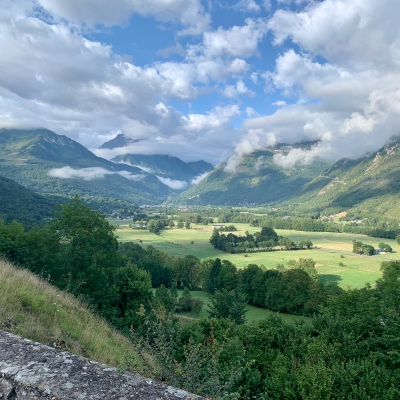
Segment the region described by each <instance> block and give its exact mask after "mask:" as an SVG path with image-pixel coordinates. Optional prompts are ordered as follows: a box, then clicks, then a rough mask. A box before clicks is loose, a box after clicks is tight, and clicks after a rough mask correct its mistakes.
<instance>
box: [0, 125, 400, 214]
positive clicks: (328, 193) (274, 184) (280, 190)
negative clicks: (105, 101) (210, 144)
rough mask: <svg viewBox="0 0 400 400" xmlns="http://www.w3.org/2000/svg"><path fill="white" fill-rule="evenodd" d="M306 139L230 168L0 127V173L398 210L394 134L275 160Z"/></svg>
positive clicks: (331, 208)
mask: <svg viewBox="0 0 400 400" xmlns="http://www.w3.org/2000/svg"><path fill="white" fill-rule="evenodd" d="M123 139H124V140H125V139H126V138H123ZM312 144H313V142H303V143H298V144H295V145H291V146H288V145H285V144H279V145H277V146H275V147H274V148H267V149H265V150H262V151H256V152H254V153H252V154H249V155H246V156H244V157H243V159H242V160H241V162H240V163H239V164H238V165H237V167H236V168H235V170H234V171H233V172H231V171H229V170H227V168H226V166H227V164H226V163H222V164H220V165H219V166H218V167H217V168H215V169H213V166H212V165H211V164H209V163H207V162H205V161H197V162H188V163H185V162H184V161H182V160H180V159H179V158H177V157H172V156H168V155H158V154H155V155H140V154H123V155H120V156H117V157H115V158H114V159H113V160H111V161H110V160H106V159H104V158H101V157H98V156H96V155H95V154H93V153H92V152H90V151H89V150H88V149H86V148H85V147H84V146H82V145H80V144H79V143H77V142H75V141H74V140H72V139H70V138H68V137H66V136H61V135H57V134H55V133H54V132H52V131H49V130H47V129H34V130H16V129H0V175H2V176H4V177H6V178H9V179H13V180H15V181H16V182H17V183H19V184H21V185H23V186H25V187H27V188H29V189H31V190H33V191H34V192H37V193H40V194H42V195H56V196H59V197H64V198H65V197H71V196H73V195H75V194H79V195H80V196H82V197H84V198H85V199H86V200H93V199H97V200H98V201H99V202H104V201H110V199H111V200H112V201H114V200H117V201H119V200H120V201H126V202H130V203H136V204H160V203H162V202H169V203H172V204H175V205H178V204H179V205H208V204H211V205H216V206H224V205H226V206H240V205H267V204H269V205H271V206H274V207H296V208H297V209H299V210H304V211H305V212H307V211H310V210H313V211H315V210H318V211H321V212H339V211H342V210H348V209H354V210H362V211H363V212H368V213H369V214H372V215H373V214H374V213H375V214H379V215H382V216H385V217H388V218H392V217H398V216H400V200H399V194H400V179H399V176H400V137H394V138H392V139H391V140H390V141H388V142H387V143H386V145H385V146H384V147H383V148H381V149H380V150H378V151H377V152H376V153H374V154H371V155H368V156H366V157H363V158H360V159H358V160H350V159H342V160H339V161H337V162H333V161H327V160H321V159H316V160H314V161H313V162H312V163H310V164H297V165H295V166H294V167H292V168H283V167H281V166H279V165H277V164H276V163H275V162H274V155H276V154H278V153H281V154H282V153H283V154H285V153H287V152H288V151H289V150H290V149H292V148H302V149H307V148H309V147H310V146H312ZM131 145H132V143H130V149H131V148H132V146H131ZM201 178H204V179H202V180H201ZM198 182H199V183H198ZM191 185H192V186H191ZM190 186H191V187H190ZM187 187H189V189H187V190H183V189H186V188H187ZM3 193H5V192H3Z"/></svg>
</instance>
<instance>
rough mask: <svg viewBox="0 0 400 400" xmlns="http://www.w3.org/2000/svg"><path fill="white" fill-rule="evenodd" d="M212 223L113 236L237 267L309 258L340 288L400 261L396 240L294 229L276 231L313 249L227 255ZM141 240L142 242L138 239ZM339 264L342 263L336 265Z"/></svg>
mask: <svg viewBox="0 0 400 400" xmlns="http://www.w3.org/2000/svg"><path fill="white" fill-rule="evenodd" d="M110 223H112V224H114V225H116V226H117V225H119V226H120V225H125V226H128V225H129V221H118V220H110ZM234 225H235V226H236V228H237V229H238V231H237V232H235V234H237V235H244V234H245V232H246V231H249V232H250V233H254V232H259V231H260V228H257V227H250V226H249V225H247V224H234ZM212 231H213V227H212V225H209V226H204V225H195V224H192V229H177V228H172V229H169V228H167V229H164V230H163V231H161V233H160V235H155V234H154V233H150V232H148V231H147V230H134V229H130V228H124V229H117V231H116V235H117V236H118V240H119V241H121V242H126V241H133V242H137V243H140V244H141V245H142V246H149V245H152V246H154V247H155V248H157V249H159V250H162V251H165V252H166V253H167V254H169V255H174V256H185V255H187V254H191V255H194V256H196V257H198V258H199V259H205V258H216V257H219V258H221V259H226V260H229V261H231V262H233V263H234V264H235V265H236V266H237V267H238V268H243V267H245V266H247V265H248V264H258V265H260V264H262V265H264V266H265V267H267V268H275V267H276V266H277V264H279V263H283V264H285V263H287V262H288V261H289V260H298V259H299V258H312V259H313V260H315V261H316V268H317V271H318V274H319V275H320V279H321V280H322V281H324V282H338V284H339V285H340V286H341V287H343V288H347V287H352V288H356V287H358V288H359V287H363V286H364V285H365V284H366V283H370V284H373V283H374V282H375V281H376V280H377V279H378V278H379V277H380V276H381V273H380V264H381V262H382V261H388V260H393V259H395V260H400V246H399V245H398V244H397V242H396V241H395V240H390V239H380V238H371V237H368V236H365V235H356V234H347V233H330V232H300V231H293V230H280V229H278V230H276V231H277V233H278V234H279V235H281V236H285V237H288V238H290V239H291V240H292V241H294V242H299V241H301V240H304V239H310V240H311V241H312V242H313V244H314V246H315V248H314V249H311V250H297V251H272V252H260V253H247V254H228V253H224V252H222V251H220V250H217V249H214V247H213V246H212V245H211V244H210V243H209V242H208V241H209V238H210V236H211V234H212ZM353 240H357V241H361V242H363V243H367V244H371V245H372V246H374V247H375V248H377V247H378V243H380V242H384V243H388V244H390V246H392V248H393V250H394V252H393V253H391V254H381V255H374V256H371V257H368V256H361V255H357V254H353V253H352V241H353ZM140 241H141V242H140ZM339 263H342V264H343V265H344V266H339Z"/></svg>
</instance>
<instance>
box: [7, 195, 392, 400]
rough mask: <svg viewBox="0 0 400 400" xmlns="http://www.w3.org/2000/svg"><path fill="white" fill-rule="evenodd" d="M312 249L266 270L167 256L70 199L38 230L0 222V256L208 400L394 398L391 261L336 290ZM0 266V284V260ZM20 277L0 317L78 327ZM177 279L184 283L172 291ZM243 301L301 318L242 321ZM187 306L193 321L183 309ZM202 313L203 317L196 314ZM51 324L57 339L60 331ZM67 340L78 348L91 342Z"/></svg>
mask: <svg viewBox="0 0 400 400" xmlns="http://www.w3.org/2000/svg"><path fill="white" fill-rule="evenodd" d="M174 230H175V229H170V230H164V231H163V233H164V232H168V231H174ZM125 231H128V230H125ZM175 231H182V232H185V233H188V232H191V231H192V229H185V230H183V229H180V230H178V229H176V230H175ZM121 232H122V230H121ZM118 233H119V234H120V232H118ZM141 233H143V232H141ZM163 233H162V234H163ZM149 234H151V235H153V236H155V237H158V236H157V235H154V234H153V233H149ZM208 237H209V236H208ZM142 242H143V240H142ZM141 244H142V245H143V243H141ZM193 244H194V243H193ZM350 250H351V249H350ZM215 251H217V250H215ZM311 251H312V250H307V251H305V253H306V254H307V256H306V257H303V258H299V259H298V260H296V261H291V260H289V261H287V260H284V261H285V262H284V263H282V262H280V263H279V264H280V265H279V266H276V265H275V266H274V268H273V269H271V268H267V267H265V266H262V265H256V264H255V263H251V262H249V260H247V264H250V265H248V266H247V267H246V268H242V269H238V268H237V267H236V266H235V265H234V263H233V262H231V261H229V260H226V259H225V260H221V259H219V258H218V257H215V258H207V259H205V260H199V259H198V258H197V257H195V256H193V255H190V254H186V255H185V256H184V257H176V256H171V255H168V254H166V253H165V252H162V251H160V250H157V249H155V248H154V247H152V246H148V247H145V248H143V247H142V246H141V245H140V244H139V243H133V242H125V243H118V242H117V241H116V238H115V236H114V231H113V228H112V226H111V225H109V224H108V223H107V221H105V219H104V217H103V216H102V215H100V214H99V213H97V212H94V211H92V210H90V209H88V208H87V207H86V206H84V205H83V203H82V202H81V201H80V200H79V199H78V198H74V199H72V200H70V201H69V202H67V203H66V204H65V205H64V206H63V207H61V208H60V209H59V210H58V211H57V212H56V213H55V217H54V219H53V220H51V221H50V222H49V223H48V224H47V225H46V226H45V228H42V229H36V230H31V231H28V232H27V231H25V230H24V229H23V227H22V225H20V224H18V223H15V222H14V223H12V224H9V225H8V224H0V253H2V254H3V255H5V256H6V257H7V258H9V259H10V260H13V261H14V262H15V263H18V264H19V265H20V266H23V267H25V268H27V269H31V270H32V271H34V272H35V273H36V274H38V275H40V276H41V277H42V278H46V280H47V281H49V282H51V283H53V284H54V285H56V286H57V287H58V288H61V289H63V290H65V291H68V292H70V293H73V294H74V295H77V296H79V297H80V298H81V299H84V300H85V302H86V303H87V304H90V306H91V308H92V309H93V311H95V312H96V313H98V314H100V315H102V316H103V317H105V318H106V319H107V320H108V322H109V323H110V324H112V325H113V326H114V327H116V328H118V329H119V330H120V332H122V333H123V334H124V335H126V338H129V340H130V341H131V343H132V344H131V345H129V342H127V341H126V339H122V340H125V343H127V346H128V347H127V348H125V350H124V351H125V352H126V357H125V363H126V365H127V367H128V368H130V369H132V370H139V371H140V372H144V373H145V374H146V375H147V376H149V377H151V378H154V379H157V380H160V381H163V382H167V383H169V384H172V385H174V386H177V387H181V388H183V389H187V390H189V391H192V392H195V393H198V394H201V395H204V396H209V397H210V396H212V397H213V398H216V399H228V398H229V399H271V398H273V399H275V398H276V399H282V398H289V399H358V398H375V399H397V398H399V397H400V384H399V382H400V341H399V339H398V338H399V336H400V302H399V298H400V262H398V261H387V262H383V263H382V265H381V268H380V273H381V275H380V277H379V279H378V280H377V281H376V282H375V284H374V285H373V286H371V285H366V286H365V287H363V288H360V289H348V290H343V289H341V288H340V287H339V286H338V285H337V283H336V282H335V281H333V282H332V281H331V282H329V281H328V282H324V281H323V280H321V279H319V278H318V268H316V265H315V262H314V261H313V260H312V259H310V258H307V257H309V254H310V252H311ZM300 252H301V250H296V253H300ZM349 253H351V251H350V252H349ZM218 254H221V252H219V253H218ZM223 254H224V253H223ZM246 254H247V253H246ZM268 254H269V253H268ZM335 254H336V253H335ZM351 254H353V253H351ZM232 256H241V257H243V258H245V257H244V255H236V254H234V255H232ZM346 257H347V256H345V258H344V259H343V260H344V261H346ZM376 257H378V256H376ZM247 258H248V257H247ZM361 258H363V257H361ZM370 259H372V258H367V257H365V260H370ZM5 265H6V264H5ZM0 268H1V270H2V271H5V274H3V275H0V279H1V284H2V283H3V281H6V280H7V270H8V269H7V268H8V267H7V266H0ZM35 279H36V278H35ZM27 282H28V285H27V286H26V287H23V285H22V284H21V285H19V284H18V282H14V285H13V286H10V285H8V286H7V285H6V286H4V287H7V288H8V289H7V290H5V291H4V294H3V295H4V297H3V298H2V299H3V300H2V301H4V302H5V303H7V304H14V306H11V309H10V311H7V313H8V314H7V315H8V316H7V318H6V320H5V322H3V325H4V324H7V325H8V326H11V327H12V326H13V324H14V325H15V326H17V324H16V323H14V322H13V321H23V320H24V316H23V315H22V316H21V314H20V312H22V311H23V310H27V311H29V312H32V313H33V315H35V313H36V315H38V316H37V320H38V321H43V322H40V324H42V323H43V326H45V327H46V326H51V322H52V321H54V322H55V323H56V326H59V328H57V329H59V332H61V333H62V334H63V335H64V337H66V338H67V340H65V339H62V340H64V341H65V343H67V344H68V340H69V338H76V337H78V336H79V333H76V332H77V331H78V330H79V331H80V330H83V331H84V330H85V329H86V327H82V328H79V326H82V325H79V323H78V322H75V321H74V320H71V321H69V319H68V318H69V312H68V311H67V310H65V313H64V311H63V310H64V308H65V309H66V308H67V307H66V305H65V304H66V303H65V302H60V301H59V300H57V299H58V296H57V295H60V294H61V293H60V292H59V291H57V290H55V289H53V292H51V291H50V292H48V293H44V294H43V295H41V293H42V292H41V285H47V284H45V283H43V281H42V280H38V282H39V285H36V286H35V284H34V283H31V282H30V281H29V279H27ZM15 285H16V286H18V285H19V286H21V292H20V291H19V290H18V288H15V287H14V286H15ZM2 288H3V285H2ZM177 288H181V289H184V290H183V293H181V296H179V293H178V291H177ZM199 288H202V289H203V292H202V293H203V294H204V293H205V292H204V291H207V293H208V295H207V297H208V298H209V304H208V306H207V308H206V309H205V310H204V309H202V310H200V307H199V305H201V304H200V303H201V302H200V300H201V299H199V298H197V299H196V298H194V296H193V295H192V293H193V292H191V291H193V290H194V289H199ZM52 293H54V294H52ZM36 294H37V295H36ZM13 296H14V297H13ZM54 296H55V297H54ZM67 298H69V297H67ZM13 299H14V300H13ZM204 300H205V299H204ZM246 302H248V303H251V304H253V305H255V306H258V307H259V309H260V310H262V309H263V307H266V308H269V309H271V310H275V311H286V312H291V313H296V314H299V315H307V316H310V319H308V320H298V321H297V322H296V321H293V322H292V323H290V324H287V323H285V322H284V321H283V320H282V319H281V318H280V317H279V316H277V315H272V316H270V317H266V318H265V319H263V320H260V321H258V322H252V323H247V324H245V323H244V322H245V320H246V318H247V316H246ZM54 303H55V304H54ZM59 305H61V308H60V307H58V306H59ZM2 307H3V309H5V310H8V309H7V308H6V307H5V306H2ZM203 307H205V304H203ZM21 310H22V311H21ZM37 310H40V311H39V312H37ZM190 310H192V312H194V313H195V314H196V318H199V319H194V318H188V317H186V316H184V315H182V312H185V311H186V312H190ZM0 311H2V310H0ZM203 311H205V312H206V313H207V316H208V318H201V316H202V315H201V313H202V312H203ZM177 313H178V314H177ZM3 314H5V312H4V313H3V312H2V314H1V315H3ZM14 314H15V315H16V316H14ZM41 314H43V315H41ZM72 314H73V313H72ZM59 316H60V317H59ZM25 318H26V319H27V320H28V321H29V318H31V317H29V316H26V317H25ZM31 320H32V321H33V322H34V318H31ZM72 324H76V330H74V327H72V326H71V325H72ZM88 324H89V323H88ZM23 325H24V324H23V322H18V326H23ZM32 326H35V325H34V324H32ZM14 329H16V328H14ZM19 329H22V328H19ZM25 329H26V330H28V328H25ZM46 329H47V328H37V329H33V331H36V330H37V331H43V332H45V331H46ZM57 329H56V330H55V333H54V335H55V337H58V336H59V335H61V333H58V332H57ZM92 329H94V330H95V329H96V328H95V327H93V328H92ZM18 333H22V334H23V332H22V331H19V332H18ZM103 335H106V334H105V333H104V331H103ZM38 336H39V335H38ZM51 336H53V333H51ZM36 340H37V339H36ZM43 340H48V339H47V338H46V337H45V336H44V338H43ZM71 341H72V342H74V340H71ZM74 346H75V347H76V348H77V352H79V347H82V349H84V350H85V351H88V350H86V348H85V347H87V348H90V346H89V344H87V343H84V344H75V345H74ZM129 346H132V348H129ZM69 347H70V348H72V347H73V346H72V345H69ZM111 348H112V345H111ZM82 352H83V351H81V353H82ZM88 355H89V354H88ZM90 356H91V355H90ZM93 358H94V357H93Z"/></svg>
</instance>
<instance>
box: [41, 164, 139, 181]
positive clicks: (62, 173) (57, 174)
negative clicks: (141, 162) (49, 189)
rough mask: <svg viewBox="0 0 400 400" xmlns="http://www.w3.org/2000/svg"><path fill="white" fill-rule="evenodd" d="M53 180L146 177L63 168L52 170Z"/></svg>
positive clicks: (97, 170)
mask: <svg viewBox="0 0 400 400" xmlns="http://www.w3.org/2000/svg"><path fill="white" fill-rule="evenodd" d="M47 174H48V175H49V176H51V177H52V178H60V179H83V180H85V181H91V180H93V179H104V178H105V177H106V176H107V175H115V174H118V175H121V176H123V177H124V178H126V179H129V180H132V181H140V180H141V179H143V178H144V177H145V175H143V174H132V173H131V172H128V171H118V172H115V171H109V170H107V169H105V168H102V167H88V168H80V169H75V168H72V167H69V166H67V167H61V168H52V169H51V170H49V172H48V173H47Z"/></svg>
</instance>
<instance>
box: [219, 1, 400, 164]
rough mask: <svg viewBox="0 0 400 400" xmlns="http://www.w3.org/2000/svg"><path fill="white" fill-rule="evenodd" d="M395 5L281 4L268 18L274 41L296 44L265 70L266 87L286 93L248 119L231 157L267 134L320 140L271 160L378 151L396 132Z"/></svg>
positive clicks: (399, 58) (399, 46)
mask: <svg viewBox="0 0 400 400" xmlns="http://www.w3.org/2000/svg"><path fill="white" fill-rule="evenodd" d="M399 17H400V8H399V7H397V6H396V5H395V2H393V1H385V2H379V1H375V0H365V1H364V0H363V1H361V0H357V1H354V0H336V1H327V0H326V1H322V2H311V3H310V4H309V5H308V6H306V7H305V8H304V9H303V10H302V11H300V12H295V11H291V10H285V9H280V10H278V11H276V12H275V13H274V14H273V16H272V17H271V18H270V19H269V21H268V29H269V30H270V32H271V33H272V34H273V38H274V39H273V41H274V44H275V45H276V46H281V45H283V44H286V45H290V44H293V45H296V46H297V47H298V49H299V50H295V49H288V50H286V51H285V52H284V53H283V54H281V55H280V56H279V57H278V58H277V59H276V66H275V70H274V71H267V72H266V73H265V74H264V75H263V76H264V79H265V83H266V90H268V91H273V92H274V91H275V92H278V93H280V94H281V96H282V97H286V99H285V100H279V101H277V102H275V103H274V105H276V106H279V107H280V109H278V110H277V111H276V112H275V113H273V114H271V115H264V116H259V117H255V118H252V119H248V120H247V121H246V122H245V123H244V125H243V128H244V129H245V130H247V132H248V133H247V135H246V137H244V138H243V139H242V140H241V141H240V143H239V144H238V145H237V147H236V151H235V155H234V156H232V157H231V159H230V160H229V161H228V164H227V167H226V169H227V170H234V168H235V166H236V165H237V163H238V162H240V157H241V156H242V155H243V154H248V153H249V152H251V151H254V150H257V149H261V148H262V147H263V146H264V144H265V142H266V141H268V140H269V139H270V138H272V137H273V138H275V140H276V141H277V142H282V143H295V142H299V141H302V140H319V141H320V143H319V144H318V145H317V146H314V147H313V148H312V149H311V150H310V151H302V150H298V149H293V150H292V151H291V152H289V154H288V155H287V156H283V155H277V156H276V157H275V161H276V162H277V163H278V164H280V165H282V166H284V167H291V166H293V165H295V164H296V163H298V162H300V163H309V162H312V160H314V159H315V158H316V157H323V158H328V159H339V158H342V157H350V158H356V157H360V156H362V155H365V154H367V153H369V152H373V151H376V150H377V149H378V148H379V147H381V146H382V145H383V144H384V143H385V141H386V140H387V139H388V138H389V137H390V136H392V135H394V134H397V133H398V132H399V128H398V123H397V121H398V120H399V117H400V69H399V66H400V37H399V35H398V24H397V22H396V21H398V18H399Z"/></svg>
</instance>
